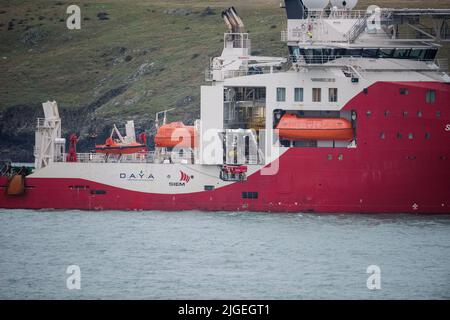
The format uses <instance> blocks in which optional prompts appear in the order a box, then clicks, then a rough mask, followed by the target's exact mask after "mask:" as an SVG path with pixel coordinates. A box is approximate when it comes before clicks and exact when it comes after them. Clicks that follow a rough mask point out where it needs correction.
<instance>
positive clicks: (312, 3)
mask: <svg viewBox="0 0 450 320" xmlns="http://www.w3.org/2000/svg"><path fill="white" fill-rule="evenodd" d="M329 3H330V0H303V5H304V6H305V7H306V8H308V9H310V10H323V9H325V7H326V6H328V4H329Z"/></svg>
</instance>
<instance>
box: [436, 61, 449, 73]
mask: <svg viewBox="0 0 450 320" xmlns="http://www.w3.org/2000/svg"><path fill="white" fill-rule="evenodd" d="M434 63H435V64H436V66H438V68H439V70H441V71H444V72H447V71H448V59H446V58H439V59H436V60H435V61H434Z"/></svg>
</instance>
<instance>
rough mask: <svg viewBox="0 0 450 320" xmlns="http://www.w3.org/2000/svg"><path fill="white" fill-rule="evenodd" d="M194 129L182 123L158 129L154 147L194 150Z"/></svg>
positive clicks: (174, 123)
mask: <svg viewBox="0 0 450 320" xmlns="http://www.w3.org/2000/svg"><path fill="white" fill-rule="evenodd" d="M195 140H196V139H195V128H194V127H193V126H185V125H184V124H183V123H182V122H172V123H168V124H165V125H162V126H161V127H159V128H158V131H157V133H156V136H155V146H157V147H162V148H173V147H175V146H176V147H180V148H194V147H195V146H196V145H197V143H196V141H195Z"/></svg>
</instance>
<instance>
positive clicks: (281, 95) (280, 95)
mask: <svg viewBox="0 0 450 320" xmlns="http://www.w3.org/2000/svg"><path fill="white" fill-rule="evenodd" d="M277 101H278V102H284V101H286V88H277Z"/></svg>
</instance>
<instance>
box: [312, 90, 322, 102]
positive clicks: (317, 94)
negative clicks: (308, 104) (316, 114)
mask: <svg viewBox="0 0 450 320" xmlns="http://www.w3.org/2000/svg"><path fill="white" fill-rule="evenodd" d="M312 94H313V98H312V101H313V102H320V101H322V89H321V88H313V89H312Z"/></svg>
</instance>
